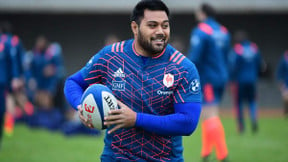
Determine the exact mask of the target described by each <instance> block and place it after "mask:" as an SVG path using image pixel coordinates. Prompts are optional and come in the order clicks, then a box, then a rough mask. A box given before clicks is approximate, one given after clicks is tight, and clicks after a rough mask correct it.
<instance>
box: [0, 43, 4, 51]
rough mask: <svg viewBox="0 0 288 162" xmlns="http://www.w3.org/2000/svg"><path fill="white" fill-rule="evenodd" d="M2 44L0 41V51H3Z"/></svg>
mask: <svg viewBox="0 0 288 162" xmlns="http://www.w3.org/2000/svg"><path fill="white" fill-rule="evenodd" d="M4 47H5V46H4V44H3V43H0V52H3V51H4Z"/></svg>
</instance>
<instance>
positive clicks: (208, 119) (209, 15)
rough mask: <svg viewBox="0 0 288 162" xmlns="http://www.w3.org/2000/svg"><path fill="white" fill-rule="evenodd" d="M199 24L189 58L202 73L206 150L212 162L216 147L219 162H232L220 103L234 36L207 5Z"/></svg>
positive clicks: (205, 157) (199, 14)
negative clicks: (221, 117)
mask: <svg viewBox="0 0 288 162" xmlns="http://www.w3.org/2000/svg"><path fill="white" fill-rule="evenodd" d="M195 16H196V20H197V21H198V22H199V23H198V25H197V26H196V27H195V28H194V29H193V31H192V33H191V39H190V49H189V53H188V55H187V57H188V58H189V59H190V60H191V61H192V62H193V63H195V65H196V67H197V69H198V70H199V75H200V82H201V85H202V87H201V88H202V93H203V102H202V104H203V110H202V114H201V118H202V151H201V157H202V159H203V161H204V162H206V161H209V159H210V155H211V153H212V151H213V149H214V147H215V149H216V156H217V159H218V160H220V161H228V148H227V145H226V140H225V132H224V128H223V125H222V123H221V120H220V117H219V104H220V102H221V99H222V95H223V93H224V89H225V86H226V83H227V81H228V67H227V65H228V60H227V59H228V53H229V49H230V35H229V33H228V30H227V29H226V27H224V26H223V25H221V24H219V23H218V22H217V21H216V19H215V16H216V13H215V10H214V8H213V7H212V6H211V5H209V4H207V3H204V4H202V5H201V7H200V9H198V10H197V11H196V13H195Z"/></svg>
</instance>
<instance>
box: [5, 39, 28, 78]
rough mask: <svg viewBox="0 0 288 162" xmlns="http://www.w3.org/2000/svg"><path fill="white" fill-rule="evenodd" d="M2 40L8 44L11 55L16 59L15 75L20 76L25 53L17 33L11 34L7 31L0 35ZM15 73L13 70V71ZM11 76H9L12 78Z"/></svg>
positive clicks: (22, 71)
mask: <svg viewBox="0 0 288 162" xmlns="http://www.w3.org/2000/svg"><path fill="white" fill-rule="evenodd" d="M1 39H2V41H4V42H5V43H7V44H8V46H9V52H10V55H11V57H13V59H14V60H16V63H15V64H16V65H17V74H16V75H17V76H21V75H22V74H23V73H24V70H23V57H24V53H25V49H24V47H23V44H22V42H21V40H20V38H19V37H18V36H17V35H12V34H9V33H5V34H2V36H1ZM14 73H15V72H14ZM12 77H13V76H10V79H12Z"/></svg>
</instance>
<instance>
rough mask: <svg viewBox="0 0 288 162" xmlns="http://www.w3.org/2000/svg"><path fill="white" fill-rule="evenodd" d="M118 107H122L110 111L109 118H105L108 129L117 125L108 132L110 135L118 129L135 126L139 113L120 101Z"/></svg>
mask: <svg viewBox="0 0 288 162" xmlns="http://www.w3.org/2000/svg"><path fill="white" fill-rule="evenodd" d="M118 105H119V106H120V109H117V110H112V111H110V112H109V113H108V114H109V116H106V117H105V118H104V125H106V126H108V127H109V126H111V125H115V126H114V127H113V128H112V129H111V130H110V131H108V134H111V133H112V132H114V131H116V130H117V129H120V128H129V127H133V126H134V125H135V122H136V117H137V113H136V112H134V111H133V110H132V109H130V108H129V107H128V106H126V105H125V104H123V103H122V102H120V101H118Z"/></svg>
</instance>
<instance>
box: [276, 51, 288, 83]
mask: <svg viewBox="0 0 288 162" xmlns="http://www.w3.org/2000/svg"><path fill="white" fill-rule="evenodd" d="M276 75H277V80H278V81H280V82H281V83H284V84H285V86H286V87H287V88H288V50H287V51H285V52H284V55H283V56H282V58H281V60H280V61H279V63H278V66H277V72H276Z"/></svg>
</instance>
